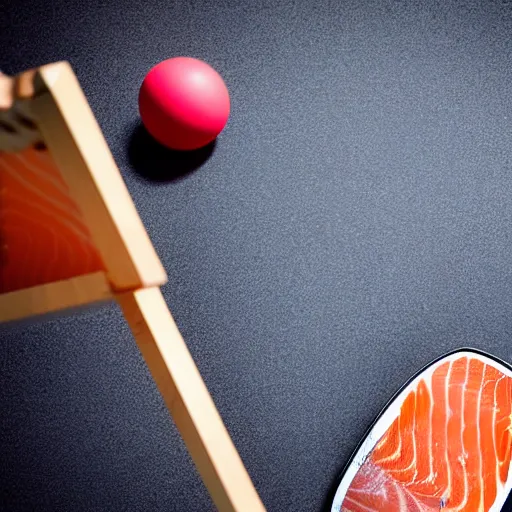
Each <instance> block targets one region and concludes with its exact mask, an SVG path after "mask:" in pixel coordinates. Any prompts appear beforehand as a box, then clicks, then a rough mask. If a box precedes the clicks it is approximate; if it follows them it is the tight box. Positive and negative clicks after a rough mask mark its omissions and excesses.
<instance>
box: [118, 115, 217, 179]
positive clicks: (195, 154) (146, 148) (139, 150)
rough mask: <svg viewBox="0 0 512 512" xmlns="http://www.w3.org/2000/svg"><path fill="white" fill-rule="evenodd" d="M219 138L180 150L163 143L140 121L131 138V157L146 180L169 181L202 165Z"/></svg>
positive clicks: (129, 156) (129, 145) (129, 158)
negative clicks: (201, 146) (202, 144)
mask: <svg viewBox="0 0 512 512" xmlns="http://www.w3.org/2000/svg"><path fill="white" fill-rule="evenodd" d="M215 144H216V141H213V142H211V143H210V144H208V145H207V146H205V147H203V148H199V149H195V150H192V151H177V150H173V149H168V148H166V147H165V146H162V145H161V144H159V143H158V142H157V141H156V140H155V139H153V137H151V135H149V133H148V132H147V130H146V129H145V128H144V126H142V124H138V125H137V126H136V127H135V128H134V129H133V131H132V133H131V135H130V138H129V142H128V160H129V162H130V164H131V166H132V167H133V168H134V170H135V172H136V173H137V175H138V176H140V177H141V178H143V179H144V180H146V181H152V182H155V183H169V182H172V181H177V180H180V179H182V178H184V177H185V176H187V175H188V174H190V173H192V172H194V171H195V170H196V169H199V167H201V166H202V165H203V164H204V163H205V162H206V161H207V160H208V159H209V158H210V156H211V155H212V154H213V152H214V150H215Z"/></svg>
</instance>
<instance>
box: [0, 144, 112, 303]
mask: <svg viewBox="0 0 512 512" xmlns="http://www.w3.org/2000/svg"><path fill="white" fill-rule="evenodd" d="M101 270H104V265H103V262H102V260H101V258H100V256H99V253H98V251H97V249H96V247H95V246H94V244H93V241H92V239H91V235H90V233H89V230H88V228H87V226H86V224H85V222H84V220H83V218H82V215H81V212H80V210H79V209H78V207H77V205H76V204H75V202H74V201H73V199H72V198H71V196H70V193H69V190H68V188H67V186H66V183H65V182H64V180H63V178H62V176H61V175H60V172H59V170H58V169H57V166H56V164H55V162H54V161H53V159H52V157H51V155H50V154H49V152H48V151H46V150H43V151H40V150H36V149H34V148H32V147H29V148H27V149H25V150H24V151H21V152H19V153H7V152H0V293H5V292H11V291H15V290H20V289H22V288H28V287H32V286H37V285H40V284H45V283H50V282H53V281H59V280H62V279H68V278H71V277H76V276H79V275H84V274H88V273H91V272H96V271H101Z"/></svg>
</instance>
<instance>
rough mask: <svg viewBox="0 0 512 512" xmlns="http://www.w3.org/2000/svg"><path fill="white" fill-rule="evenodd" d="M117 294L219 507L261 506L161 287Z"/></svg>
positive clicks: (233, 510)
mask: <svg viewBox="0 0 512 512" xmlns="http://www.w3.org/2000/svg"><path fill="white" fill-rule="evenodd" d="M117 300H118V301H119V303H120V305H121V307H122V309H123V312H124V314H125V317H126V319H127V321H128V323H129V325H130V327H131V329H132V332H133V334H134V336H135V339H136V340H137V343H138V346H139V348H140V351H141V352H142V355H143V357H144V358H145V360H146V363H147V365H148V367H149V369H150V371H151V373H152V375H153V378H154V379H155V382H156V383H157V385H158V388H159V389H160V392H161V394H162V396H163V398H164V400H165V402H166V404H167V407H168V408H169V410H170V412H171V414H172V416H173V418H174V421H175V423H176V425H177V427H178V429H179V431H180V433H181V435H182V437H183V439H184V441H185V443H186V445H187V448H188V450H189V452H190V454H191V456H192V458H193V460H194V462H195V464H196V466H197V468H198V470H199V472H200V474H201V477H202V479H203V481H204V483H205V484H206V487H207V488H208V491H209V492H210V495H211V496H212V499H213V501H214V502H215V505H216V506H217V508H218V509H219V510H221V511H223V512H263V511H264V510H265V509H264V507H263V504H262V502H261V501H260V498H259V497H258V494H257V493H256V490H255V489H254V486H253V484H252V482H251V480H250V477H249V475H248V474H247V471H246V470H245V468H244V465H243V463H242V460H241V459H240V456H239V455H238V453H237V451H236V449H235V447H234V445H233V442H232V441H231V438H230V437H229V434H228V432H227V430H226V428H225V427H224V424H223V423H222V419H221V418H220V416H219V414H218V412H217V410H216V408H215V405H214V403H213V401H212V398H211V397H210V395H209V393H208V390H207V389H206V386H205V384H204V382H203V380H202V378H201V376H200V374H199V371H198V370H197V367H196V365H195V364H194V361H193V359H192V356H191V355H190V353H189V351H188V349H187V347H186V345H185V342H184V341H183V339H182V337H181V335H180V333H179V331H178V328H177V326H176V324H175V323H174V320H173V318H172V316H171V314H170V312H169V310H168V308H167V305H166V303H165V300H164V298H163V297H162V294H161V293H160V290H159V289H158V288H147V289H143V290H138V291H135V292H130V293H125V294H122V295H118V296H117Z"/></svg>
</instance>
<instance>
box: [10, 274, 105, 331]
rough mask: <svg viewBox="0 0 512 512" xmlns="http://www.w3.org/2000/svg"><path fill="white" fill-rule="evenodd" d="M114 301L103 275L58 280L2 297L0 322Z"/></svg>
mask: <svg viewBox="0 0 512 512" xmlns="http://www.w3.org/2000/svg"><path fill="white" fill-rule="evenodd" d="M112 298H113V294H112V290H111V288H110V285H109V283H108V281H107V278H106V275H105V273H104V272H95V273H93V274H86V275H83V276H78V277H74V278H72V279H66V280H64V281H56V282H54V283H49V284H43V285H39V286H35V287H34V288H25V289H23V290H20V291H16V292H9V293H3V294H1V295H0V322H9V321H13V320H21V319H24V318H29V317H32V316H36V315H43V314H46V313H55V312H57V311H61V310H64V309H68V308H73V307H78V306H85V305H88V304H92V303H95V302H101V301H106V300H110V299H112Z"/></svg>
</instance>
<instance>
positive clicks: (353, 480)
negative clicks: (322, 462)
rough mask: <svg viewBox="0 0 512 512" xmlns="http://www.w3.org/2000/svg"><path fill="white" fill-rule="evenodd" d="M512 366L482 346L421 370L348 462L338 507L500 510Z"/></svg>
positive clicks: (339, 511) (507, 483) (511, 441)
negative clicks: (484, 351) (478, 350)
mask: <svg viewBox="0 0 512 512" xmlns="http://www.w3.org/2000/svg"><path fill="white" fill-rule="evenodd" d="M511 418H512V370H511V369H510V368H509V367H508V366H507V365H505V364H504V363H502V362H499V361H497V360H495V359H494V358H492V357H490V356H486V355H485V354H482V353H480V352H477V351H472V350H464V351H458V352H456V353H453V354H450V355H448V356H446V357H444V358H442V359H440V360H438V361H436V362H434V363H433V364H432V365H430V366H429V367H428V368H426V369H425V370H423V371H422V372H421V373H420V374H419V375H417V376H416V377H415V378H414V379H413V380H412V381H411V382H410V383H409V384H408V385H407V386H406V387H405V388H404V390H403V391H401V392H400V393H399V394H398V395H397V397H396V398H395V399H394V400H393V402H391V404H390V405H389V406H388V408H387V409H386V410H385V411H384V412H383V414H382V415H381V416H380V418H379V419H378V420H377V421H376V423H375V424H374V426H373V427H372V429H371V430H370V432H369V434H368V435H367V437H366V439H365V441H364V442H363V443H362V444H361V446H360V448H359V449H358V450H357V452H356V453H355V454H354V456H353V458H352V461H351V462H350V464H349V465H348V466H347V468H346V470H345V473H344V476H343V478H342V480H341V483H340V485H339V487H338V489H337V492H336V496H335V498H334V502H333V505H332V509H331V510H332V512H388V511H389V512H401V511H404V512H405V511H407V512H416V511H418V512H420V511H421V512H439V511H443V512H444V511H450V512H455V511H457V512H459V511H461V512H462V511H464V512H490V511H499V510H501V506H502V505H503V503H504V502H505V500H506V499H507V496H508V494H509V492H510V490H511V488H512V472H511V471H509V469H510V458H511V447H512V436H511V430H512V425H511Z"/></svg>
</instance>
